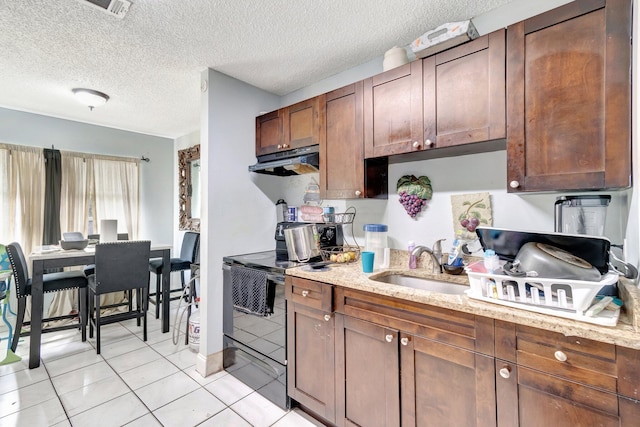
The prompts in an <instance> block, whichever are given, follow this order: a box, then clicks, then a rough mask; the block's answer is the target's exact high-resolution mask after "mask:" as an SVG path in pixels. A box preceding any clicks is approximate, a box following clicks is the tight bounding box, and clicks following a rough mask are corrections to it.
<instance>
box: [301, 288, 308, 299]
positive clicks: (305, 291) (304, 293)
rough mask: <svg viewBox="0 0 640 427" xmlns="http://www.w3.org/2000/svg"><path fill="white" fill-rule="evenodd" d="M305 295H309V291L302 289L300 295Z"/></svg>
mask: <svg viewBox="0 0 640 427" xmlns="http://www.w3.org/2000/svg"><path fill="white" fill-rule="evenodd" d="M307 295H309V291H307V290H306V289H305V290H304V291H302V296H303V297H306V296H307Z"/></svg>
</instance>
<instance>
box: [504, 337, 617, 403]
mask: <svg viewBox="0 0 640 427" xmlns="http://www.w3.org/2000/svg"><path fill="white" fill-rule="evenodd" d="M514 331H515V357H516V362H517V364H518V365H519V366H526V367H528V368H531V369H535V370H537V371H542V372H546V373H548V374H550V375H555V376H558V377H561V378H566V379H569V380H571V381H575V382H578V383H582V384H587V385H590V386H593V387H598V388H601V389H604V390H607V391H610V392H613V393H615V392H616V391H617V375H618V374H617V368H616V349H615V346H614V345H612V344H606V343H602V342H598V341H592V340H588V339H585V338H578V337H567V336H564V335H562V334H559V333H554V332H549V331H543V330H541V329H536V328H530V327H527V326H521V325H516V327H515V328H514ZM497 351H498V353H499V350H497Z"/></svg>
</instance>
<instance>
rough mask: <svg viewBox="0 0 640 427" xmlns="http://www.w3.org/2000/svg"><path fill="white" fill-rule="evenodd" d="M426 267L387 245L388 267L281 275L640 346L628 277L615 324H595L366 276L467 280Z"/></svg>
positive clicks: (637, 293) (639, 304)
mask: <svg viewBox="0 0 640 427" xmlns="http://www.w3.org/2000/svg"><path fill="white" fill-rule="evenodd" d="M431 272H432V269H431V264H430V258H428V257H427V256H426V255H423V256H422V257H421V258H420V259H419V261H418V268H417V269H414V270H410V269H409V268H408V259H407V255H406V251H399V250H392V252H391V263H390V268H388V269H385V270H381V271H376V272H374V273H368V274H367V273H363V272H362V268H361V265H360V263H359V262H353V263H348V264H331V265H330V266H329V267H328V268H326V269H323V270H313V269H310V268H308V267H305V266H303V267H296V268H290V269H287V271H286V274H287V275H290V276H294V277H300V278H304V279H309V280H315V281H318V282H324V283H329V284H332V285H336V286H342V287H344V288H349V289H355V290H360V291H366V292H371V293H374V294H378V295H383V296H388V297H393V298H398V299H404V300H408V301H413V302H419V303H424V304H428V305H433V306H437V307H443V308H449V309H451V310H457V311H462V312H465V313H471V314H476V315H479V316H484V317H490V318H493V319H498V320H504V321H508V322H513V323H517V324H521V325H526V326H532V327H536V328H540V329H545V330H549V331H554V332H559V333H562V334H564V335H567V336H576V337H581V338H588V339H592V340H595V341H601V342H606V343H610V344H616V345H620V346H623V347H629V348H633V349H638V350H640V316H637V315H634V314H635V313H636V312H637V310H640V289H638V287H637V286H636V285H635V284H634V283H633V282H632V281H631V280H628V279H624V278H622V279H621V280H620V283H619V286H618V287H619V292H620V297H621V299H622V300H623V302H624V308H623V310H622V312H621V314H620V319H619V321H618V324H617V326H600V325H595V324H591V323H587V322H581V321H577V320H572V319H565V318H561V317H556V316H552V315H546V314H539V313H535V312H532V311H527V310H522V309H517V308H512V307H508V306H502V305H498V304H492V303H489V302H484V301H479V300H475V299H472V298H469V297H468V296H467V295H450V294H442V293H435V292H430V291H425V290H422V289H413V288H409V287H407V286H400V285H393V284H387V283H383V282H378V281H375V280H371V278H372V277H373V278H375V277H379V276H383V275H386V274H389V273H401V274H408V275H411V276H417V277H424V278H434V279H438V280H444V281H448V282H453V283H460V284H464V285H469V280H468V278H467V275H466V274H462V275H459V276H455V275H450V274H433V273H431ZM636 308H637V309H636Z"/></svg>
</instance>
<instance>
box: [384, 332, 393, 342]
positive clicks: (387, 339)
mask: <svg viewBox="0 0 640 427" xmlns="http://www.w3.org/2000/svg"><path fill="white" fill-rule="evenodd" d="M384 339H385V341H387V342H391V341H393V335H391V334H389V335H387V336H385V337H384Z"/></svg>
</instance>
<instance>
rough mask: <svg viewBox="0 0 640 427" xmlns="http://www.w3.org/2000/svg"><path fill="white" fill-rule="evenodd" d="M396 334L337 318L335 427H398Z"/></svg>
mask: <svg viewBox="0 0 640 427" xmlns="http://www.w3.org/2000/svg"><path fill="white" fill-rule="evenodd" d="M399 381H400V370H399V365H398V332H397V331H395V330H391V329H388V328H385V327H382V326H378V325H375V324H373V323H369V322H365V321H363V320H359V319H355V318H353V317H350V316H343V315H340V314H336V406H337V416H336V421H337V422H336V423H337V425H339V426H360V427H394V426H399V425H400V384H399Z"/></svg>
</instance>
